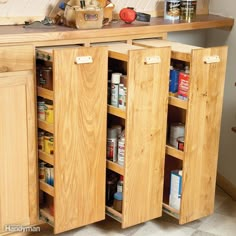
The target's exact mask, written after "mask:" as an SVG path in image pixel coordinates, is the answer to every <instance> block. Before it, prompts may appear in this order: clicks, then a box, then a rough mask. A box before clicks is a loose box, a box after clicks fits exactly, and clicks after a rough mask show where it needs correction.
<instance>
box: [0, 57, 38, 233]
mask: <svg viewBox="0 0 236 236" xmlns="http://www.w3.org/2000/svg"><path fill="white" fill-rule="evenodd" d="M32 55H33V54H32ZM32 61H33V60H32ZM0 104H1V109H0V117H1V118H0V166H1V169H0V231H4V228H5V225H8V224H20V225H28V224H29V223H32V222H33V221H34V220H35V219H36V215H37V204H36V169H35V168H36V152H35V110H34V84H33V73H32V70H31V71H26V72H19V71H18V72H7V73H0ZM34 223H35V222H34Z"/></svg>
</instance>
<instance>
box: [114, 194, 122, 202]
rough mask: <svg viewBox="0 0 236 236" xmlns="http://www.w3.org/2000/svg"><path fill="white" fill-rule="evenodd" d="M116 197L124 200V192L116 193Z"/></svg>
mask: <svg viewBox="0 0 236 236" xmlns="http://www.w3.org/2000/svg"><path fill="white" fill-rule="evenodd" d="M114 199H116V200H119V201H122V200H123V193H122V192H116V193H115V194H114Z"/></svg>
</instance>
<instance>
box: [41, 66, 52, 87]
mask: <svg viewBox="0 0 236 236" xmlns="http://www.w3.org/2000/svg"><path fill="white" fill-rule="evenodd" d="M41 80H42V81H43V83H42V87H43V88H46V89H49V90H53V79H52V67H50V66H45V67H43V68H42V69H41Z"/></svg>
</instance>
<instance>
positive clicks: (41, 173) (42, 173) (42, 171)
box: [39, 161, 46, 181]
mask: <svg viewBox="0 0 236 236" xmlns="http://www.w3.org/2000/svg"><path fill="white" fill-rule="evenodd" d="M45 164H46V163H45V162H43V161H41V162H40V163H39V179H40V180H43V181H45Z"/></svg>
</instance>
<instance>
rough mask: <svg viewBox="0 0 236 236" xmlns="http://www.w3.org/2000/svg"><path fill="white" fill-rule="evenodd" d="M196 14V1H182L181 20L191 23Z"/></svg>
mask: <svg viewBox="0 0 236 236" xmlns="http://www.w3.org/2000/svg"><path fill="white" fill-rule="evenodd" d="M196 12H197V1H196V0H182V1H181V2H180V20H182V21H187V22H191V21H192V20H193V19H194V18H195V17H196Z"/></svg>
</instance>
